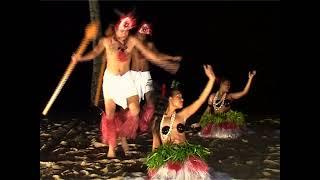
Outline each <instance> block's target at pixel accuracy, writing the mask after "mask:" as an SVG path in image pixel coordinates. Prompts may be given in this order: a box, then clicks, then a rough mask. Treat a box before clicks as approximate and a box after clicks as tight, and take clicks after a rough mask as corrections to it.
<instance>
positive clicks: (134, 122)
mask: <svg viewBox="0 0 320 180" xmlns="http://www.w3.org/2000/svg"><path fill="white" fill-rule="evenodd" d="M120 117H121V118H122V119H123V120H122V122H123V124H122V126H121V128H120V130H119V135H120V136H121V137H126V138H128V139H135V138H136V136H137V130H138V127H139V117H138V116H133V115H131V113H130V112H129V111H124V112H123V113H122V114H121V115H120Z"/></svg>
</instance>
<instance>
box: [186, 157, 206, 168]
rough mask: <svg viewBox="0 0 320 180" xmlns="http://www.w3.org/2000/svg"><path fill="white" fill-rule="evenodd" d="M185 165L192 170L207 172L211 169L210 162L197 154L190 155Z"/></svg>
mask: <svg viewBox="0 0 320 180" xmlns="http://www.w3.org/2000/svg"><path fill="white" fill-rule="evenodd" d="M185 165H186V166H187V167H188V169H190V170H192V171H205V172H207V171H208V170H209V167H208V164H207V163H205V162H204V161H203V160H201V159H199V158H197V157H195V156H190V157H189V159H188V160H187V161H186V163H185Z"/></svg>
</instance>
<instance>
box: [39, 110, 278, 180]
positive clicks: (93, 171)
mask: <svg viewBox="0 0 320 180" xmlns="http://www.w3.org/2000/svg"><path fill="white" fill-rule="evenodd" d="M247 127H248V131H247V132H246V133H245V134H244V135H242V136H241V137H239V138H238V139H235V140H224V139H204V138H200V137H199V136H198V135H197V134H196V133H188V134H187V135H188V139H189V142H191V143H195V144H199V143H200V144H202V145H203V146H205V147H208V148H209V149H210V150H211V152H212V153H211V155H210V157H209V159H208V161H207V162H208V164H209V166H210V167H212V168H213V169H214V171H218V172H223V173H227V174H228V175H229V176H231V177H232V179H280V116H274V117H270V116H265V115H261V116H257V117H251V118H250V115H249V119H248V120H247ZM99 136H100V132H99V118H97V117H90V116H87V117H86V116H81V118H80V117H76V116H74V117H70V118H69V117H65V118H61V117H60V118H59V117H56V118H55V117H51V118H48V119H46V118H44V119H41V120H40V177H41V179H144V178H145V177H146V166H145V165H144V164H143V162H144V161H145V157H146V155H147V153H148V152H150V151H151V143H152V142H151V135H150V134H143V135H140V136H138V137H137V139H136V140H135V141H129V147H130V154H129V156H128V157H125V156H124V153H123V151H122V148H121V146H118V149H117V156H118V159H111V160H109V159H107V158H106V157H107V146H106V145H104V144H101V143H100V139H99Z"/></svg>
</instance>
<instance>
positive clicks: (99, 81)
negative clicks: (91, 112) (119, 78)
mask: <svg viewBox="0 0 320 180" xmlns="http://www.w3.org/2000/svg"><path fill="white" fill-rule="evenodd" d="M106 66H107V60H106V59H105V57H103V59H102V63H101V68H100V74H99V78H98V84H97V90H96V96H95V98H94V105H95V106H98V105H99V99H100V94H101V89H102V81H103V73H104V71H105V69H106Z"/></svg>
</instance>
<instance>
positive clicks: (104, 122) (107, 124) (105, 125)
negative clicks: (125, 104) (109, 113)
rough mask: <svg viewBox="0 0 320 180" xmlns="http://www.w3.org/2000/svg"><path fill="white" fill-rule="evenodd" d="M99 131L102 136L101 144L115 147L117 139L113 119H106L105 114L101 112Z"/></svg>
mask: <svg viewBox="0 0 320 180" xmlns="http://www.w3.org/2000/svg"><path fill="white" fill-rule="evenodd" d="M100 129H101V134H102V137H101V139H102V142H103V143H105V144H108V145H110V146H113V147H115V146H116V138H117V132H116V123H115V118H113V119H110V118H109V119H108V118H107V117H106V114H105V113H104V112H103V114H102V118H101V125H100Z"/></svg>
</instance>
